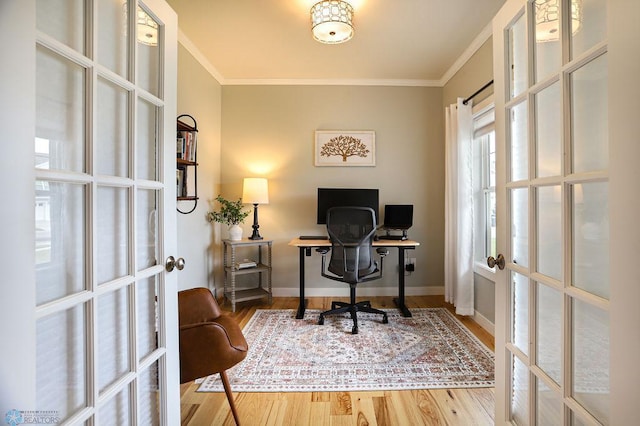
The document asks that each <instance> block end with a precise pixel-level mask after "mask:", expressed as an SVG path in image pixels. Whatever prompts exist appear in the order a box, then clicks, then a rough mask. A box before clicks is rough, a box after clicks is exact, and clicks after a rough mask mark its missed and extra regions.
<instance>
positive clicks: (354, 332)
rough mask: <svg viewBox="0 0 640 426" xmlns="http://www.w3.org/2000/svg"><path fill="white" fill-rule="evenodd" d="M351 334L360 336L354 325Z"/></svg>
mask: <svg viewBox="0 0 640 426" xmlns="http://www.w3.org/2000/svg"><path fill="white" fill-rule="evenodd" d="M351 334H358V327H356V326H355V325H354V326H353V328H352V329H351Z"/></svg>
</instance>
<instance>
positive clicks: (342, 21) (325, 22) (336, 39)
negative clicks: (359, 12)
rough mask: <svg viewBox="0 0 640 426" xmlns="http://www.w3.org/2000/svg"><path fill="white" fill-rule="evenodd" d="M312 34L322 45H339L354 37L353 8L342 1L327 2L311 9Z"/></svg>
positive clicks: (328, 0) (315, 5)
mask: <svg viewBox="0 0 640 426" xmlns="http://www.w3.org/2000/svg"><path fill="white" fill-rule="evenodd" d="M311 32H312V33H313V38H314V39H316V40H318V41H319V42H320V43H326V44H338V43H344V42H345V41H347V40H349V39H351V37H353V6H351V5H350V4H349V3H347V2H346V1H342V0H325V1H321V2H318V3H316V4H314V5H313V7H312V8H311Z"/></svg>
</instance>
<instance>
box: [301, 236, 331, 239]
mask: <svg viewBox="0 0 640 426" xmlns="http://www.w3.org/2000/svg"><path fill="white" fill-rule="evenodd" d="M300 239H301V240H328V239H329V237H327V236H326V235H300Z"/></svg>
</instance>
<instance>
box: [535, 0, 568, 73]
mask: <svg viewBox="0 0 640 426" xmlns="http://www.w3.org/2000/svg"><path fill="white" fill-rule="evenodd" d="M533 13H534V19H535V26H534V32H535V40H536V45H535V64H536V81H542V80H544V79H545V78H546V77H548V76H549V75H551V74H553V73H556V72H558V70H559V68H560V61H561V53H562V50H561V48H562V46H561V44H560V4H559V2H558V1H557V0H534V2H533Z"/></svg>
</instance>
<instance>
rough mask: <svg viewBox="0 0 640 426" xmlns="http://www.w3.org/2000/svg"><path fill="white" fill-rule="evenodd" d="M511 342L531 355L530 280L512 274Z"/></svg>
mask: <svg viewBox="0 0 640 426" xmlns="http://www.w3.org/2000/svg"><path fill="white" fill-rule="evenodd" d="M511 277H512V278H511V318H512V319H513V324H512V327H511V342H512V343H513V344H514V346H516V347H517V348H518V349H520V350H521V351H522V352H523V353H524V354H525V355H529V279H528V278H527V277H525V276H524V275H521V274H518V273H515V272H512V273H511Z"/></svg>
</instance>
